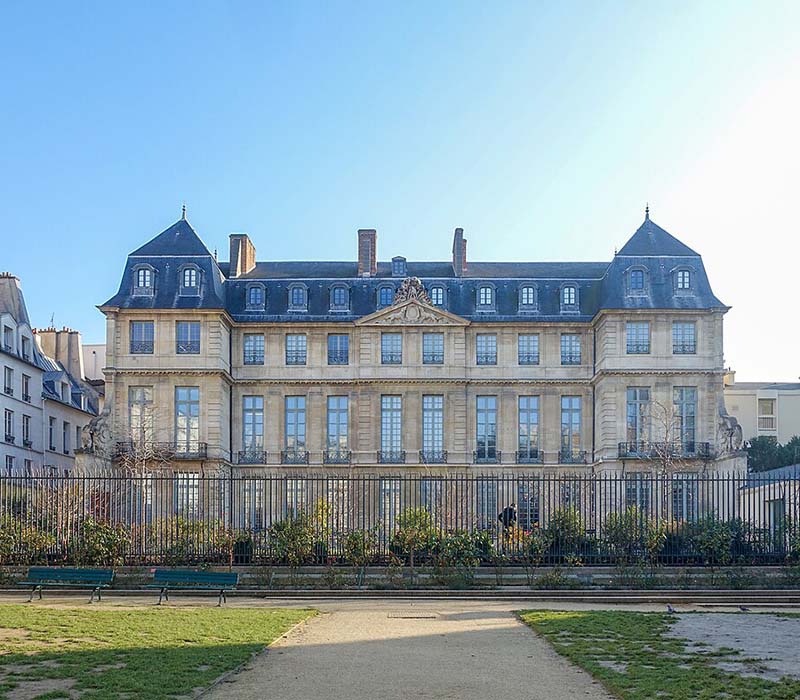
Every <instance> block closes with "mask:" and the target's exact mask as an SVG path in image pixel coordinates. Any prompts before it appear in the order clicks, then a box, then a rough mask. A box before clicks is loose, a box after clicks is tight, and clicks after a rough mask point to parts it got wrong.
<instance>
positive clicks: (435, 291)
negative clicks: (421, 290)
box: [428, 284, 444, 306]
mask: <svg viewBox="0 0 800 700" xmlns="http://www.w3.org/2000/svg"><path fill="white" fill-rule="evenodd" d="M428 296H429V297H430V299H431V303H432V304H433V305H434V306H444V287H443V286H442V285H441V284H435V285H433V286H432V287H431V288H430V289H429V290H428Z"/></svg>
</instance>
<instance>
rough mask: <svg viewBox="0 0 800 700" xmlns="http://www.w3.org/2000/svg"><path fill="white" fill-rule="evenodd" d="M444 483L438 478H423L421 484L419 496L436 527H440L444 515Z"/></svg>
mask: <svg viewBox="0 0 800 700" xmlns="http://www.w3.org/2000/svg"><path fill="white" fill-rule="evenodd" d="M443 486H444V481H443V480H442V479H441V478H438V477H429V476H427V477H423V478H422V479H421V480H420V483H419V496H420V502H421V503H422V507H423V508H424V509H425V510H427V511H428V513H430V515H431V521H432V522H433V523H434V527H440V526H441V523H440V517H441V515H442V491H443Z"/></svg>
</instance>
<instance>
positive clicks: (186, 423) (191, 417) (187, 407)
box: [175, 386, 200, 454]
mask: <svg viewBox="0 0 800 700" xmlns="http://www.w3.org/2000/svg"><path fill="white" fill-rule="evenodd" d="M199 447H200V388H199V387H196V386H177V387H175V450H176V451H177V452H179V453H184V454H192V453H195V452H198V451H199Z"/></svg>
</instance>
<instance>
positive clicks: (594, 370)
mask: <svg viewBox="0 0 800 700" xmlns="http://www.w3.org/2000/svg"><path fill="white" fill-rule="evenodd" d="M596 374H597V332H596V330H595V329H594V328H592V464H594V461H595V454H594V452H595V430H596V427H597V412H596V411H595V389H596V387H595V383H594V378H595V375H596Z"/></svg>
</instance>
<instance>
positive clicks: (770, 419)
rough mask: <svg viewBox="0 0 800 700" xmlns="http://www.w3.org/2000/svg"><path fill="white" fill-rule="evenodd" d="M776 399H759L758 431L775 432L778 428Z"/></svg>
mask: <svg viewBox="0 0 800 700" xmlns="http://www.w3.org/2000/svg"><path fill="white" fill-rule="evenodd" d="M775 403H776V401H775V399H758V429H759V430H769V431H773V430H775V429H776V428H777V420H776V417H775Z"/></svg>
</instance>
